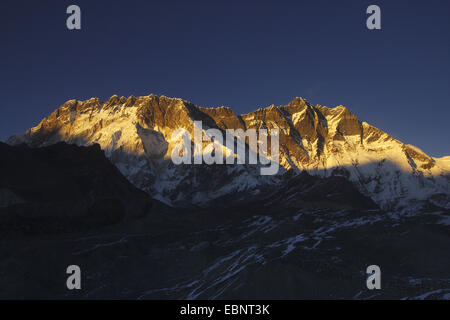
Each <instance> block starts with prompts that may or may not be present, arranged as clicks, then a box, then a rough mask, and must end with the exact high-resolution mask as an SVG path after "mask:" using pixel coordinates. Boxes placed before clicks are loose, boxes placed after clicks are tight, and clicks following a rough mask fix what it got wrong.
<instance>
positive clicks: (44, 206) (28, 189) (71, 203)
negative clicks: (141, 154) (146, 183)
mask: <svg viewBox="0 0 450 320" xmlns="http://www.w3.org/2000/svg"><path fill="white" fill-rule="evenodd" d="M0 154H1V155H2V156H1V157H0V177H1V179H0V231H1V233H2V235H5V233H17V232H24V233H26V234H46V233H47V234H48V233H70V232H78V231H82V230H90V229H95V228H99V227H102V226H106V225H112V224H116V223H119V222H121V221H124V220H130V219H131V220H132V219H138V218H141V217H143V216H145V215H146V214H148V213H149V212H150V210H151V208H152V203H153V201H152V199H151V198H150V197H149V195H147V194H146V193H145V192H143V191H141V190H139V189H137V188H136V187H135V186H133V185H132V184H131V183H130V182H129V181H128V180H127V179H126V178H125V177H123V176H122V174H121V173H120V171H119V170H117V168H116V167H115V166H114V165H112V164H111V162H110V161H109V160H108V159H107V158H106V157H105V155H104V153H103V151H102V150H101V149H100V147H99V145H97V144H95V145H92V146H89V147H78V146H75V145H68V144H66V143H63V142H60V143H56V144H54V145H51V146H47V147H42V148H30V147H28V146H26V145H19V146H9V145H7V144H4V143H0Z"/></svg>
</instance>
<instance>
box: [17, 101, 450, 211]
mask: <svg viewBox="0 0 450 320" xmlns="http://www.w3.org/2000/svg"><path fill="white" fill-rule="evenodd" d="M199 120H201V121H202V123H203V129H206V128H216V129H219V130H225V129H243V130H247V129H252V128H253V129H264V128H267V129H268V130H269V131H270V130H272V129H276V128H277V129H279V131H280V138H279V139H280V148H279V163H280V165H281V169H280V171H279V174H278V175H276V176H261V175H260V174H259V170H257V169H258V168H257V166H255V165H253V166H252V165H235V166H232V165H211V166H208V165H195V166H194V165H179V166H176V165H174V164H173V163H172V161H171V159H170V155H171V153H172V150H173V149H174V148H175V146H176V144H177V143H178V141H174V140H173V139H172V133H173V132H174V131H175V130H176V129H180V128H184V129H186V130H187V131H188V132H192V131H193V127H194V121H199ZM60 141H65V142H68V143H73V144H77V145H80V146H84V145H92V144H95V143H97V144H99V145H100V147H101V148H102V149H103V150H104V151H105V154H106V155H107V157H108V158H109V159H110V160H111V161H112V162H113V163H114V164H115V165H116V166H117V168H119V170H120V171H121V172H122V173H123V174H124V175H125V176H126V177H127V178H128V179H129V180H130V181H131V182H132V183H133V184H134V185H135V186H136V187H138V188H140V189H142V190H144V191H146V192H148V193H150V194H152V195H153V197H154V198H156V199H159V200H161V201H164V202H166V203H167V204H169V205H172V206H187V205H197V206H208V205H210V204H211V203H216V201H220V200H221V199H226V198H228V199H236V198H238V197H239V195H240V196H241V197H243V196H244V195H245V196H251V195H257V194H258V193H260V192H261V191H262V190H264V189H265V188H267V187H272V189H274V187H275V188H279V186H282V185H285V184H286V178H285V177H286V172H289V173H290V174H289V176H295V175H296V174H300V172H302V171H306V172H308V173H309V174H311V175H315V176H319V177H333V176H340V177H344V178H345V179H347V180H349V181H351V182H352V183H354V184H355V186H356V187H357V189H358V190H359V191H360V192H361V193H363V194H364V195H365V196H368V197H370V198H371V199H372V200H373V201H375V202H376V203H377V204H378V205H379V206H381V207H382V208H397V209H398V208H405V207H406V208H415V207H417V206H422V205H423V204H424V203H432V204H433V205H435V206H439V207H442V208H450V187H449V185H450V183H449V182H450V161H449V157H445V158H440V159H438V158H433V157H431V156H429V155H427V154H425V153H424V152H423V151H421V150H420V149H419V148H417V147H414V146H412V145H408V144H404V143H402V142H401V141H399V140H397V139H395V138H393V137H392V136H390V135H389V134H387V133H385V132H383V131H381V130H379V129H377V128H375V127H373V126H371V125H370V124H368V123H366V122H363V121H360V120H359V119H358V118H357V117H356V116H355V115H354V114H353V113H351V112H350V111H349V110H348V109H347V108H345V107H344V106H338V107H335V108H328V107H325V106H321V105H316V106H313V105H311V104H310V103H309V102H307V101H306V100H304V99H302V98H296V99H294V100H293V101H292V102H290V103H289V104H287V105H285V106H279V107H276V106H274V105H272V106H269V107H267V108H264V109H258V110H256V111H253V112H251V113H248V114H242V115H236V114H235V113H233V111H232V110H231V109H230V108H227V107H219V108H202V107H198V106H195V105H194V104H192V103H190V102H188V101H185V100H182V99H177V98H168V97H165V96H156V95H149V96H143V97H137V98H136V97H133V96H131V97H128V98H125V97H120V98H119V97H118V96H116V95H114V96H112V97H111V98H109V99H108V100H107V101H106V102H102V101H100V99H98V98H92V99H89V100H86V101H77V100H70V101H67V102H66V103H64V104H63V105H61V106H60V107H59V108H58V109H56V110H55V111H54V112H53V113H52V114H51V115H50V116H49V117H48V118H45V119H43V120H42V121H41V122H40V123H39V125H37V126H36V127H34V128H31V129H29V130H28V131H27V132H25V133H24V134H21V135H15V136H12V137H11V138H10V139H9V140H8V143H9V144H11V145H17V144H21V143H26V144H28V145H30V146H34V147H42V146H48V145H51V144H54V143H57V142H60ZM292 172H293V173H295V174H294V175H292V174H291V173H292Z"/></svg>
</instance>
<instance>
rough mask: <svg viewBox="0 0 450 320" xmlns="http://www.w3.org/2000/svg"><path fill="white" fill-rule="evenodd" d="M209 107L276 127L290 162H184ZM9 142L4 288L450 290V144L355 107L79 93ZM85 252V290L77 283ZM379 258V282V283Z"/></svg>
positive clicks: (84, 293) (225, 125) (214, 294)
mask: <svg viewBox="0 0 450 320" xmlns="http://www.w3.org/2000/svg"><path fill="white" fill-rule="evenodd" d="M196 120H201V121H202V123H203V128H204V129H206V128H217V129H219V130H225V129H229V128H234V129H236V128H241V129H248V128H268V129H274V128H277V129H279V131H280V148H279V159H280V164H281V168H280V170H279V172H278V174H277V175H273V176H262V175H261V174H260V170H259V169H260V166H259V165H250V164H246V165H237V164H236V165H219V164H214V165H206V164H199V165H188V164H183V165H174V164H173V162H172V160H171V158H170V155H171V151H172V150H174V148H175V147H176V144H177V143H178V141H175V140H173V139H171V137H172V132H174V131H175V130H176V129H179V128H184V129H186V130H187V131H189V132H192V128H193V124H194V121H196ZM8 143H9V144H2V143H0V154H1V157H0V239H1V241H0V256H1V257H2V259H0V288H1V290H0V298H1V299H12V298H15V299H108V298H109V299H430V298H431V299H449V298H450V269H449V268H448V266H449V265H450V256H449V255H448V252H449V248H450V234H449V228H448V226H449V224H450V208H448V207H449V203H448V199H449V190H448V188H449V162H450V161H449V160H450V157H446V158H441V159H436V158H432V157H429V156H428V155H426V154H425V153H423V152H422V151H420V150H419V149H417V148H416V147H413V146H410V145H405V144H403V143H401V142H400V141H398V140H396V139H394V138H392V137H391V136H389V135H388V134H386V133H384V132H382V131H380V130H379V129H376V128H374V127H372V126H370V125H368V124H367V123H364V122H361V121H359V120H358V119H357V118H356V116H355V115H353V114H352V113H350V111H348V110H347V109H346V108H344V107H336V108H331V109H330V108H326V107H322V106H312V105H310V104H309V103H308V102H306V101H305V100H303V99H300V98H297V99H295V100H294V101H292V102H291V103H290V104H288V105H287V106H281V107H275V106H271V107H268V108H265V109H259V110H257V111H255V112H252V113H250V114H246V115H235V114H234V113H233V112H232V111H231V109H229V108H225V107H221V108H215V109H205V108H200V107H197V106H195V105H193V104H191V103H189V102H187V101H184V100H181V99H173V98H167V97H157V96H154V95H150V96H147V97H139V98H134V97H130V98H123V97H122V98H119V97H117V96H113V97H111V98H110V99H109V100H108V101H107V102H105V103H103V102H101V101H100V100H99V99H90V100H87V101H84V102H80V101H75V100H71V101H68V102H66V103H65V104H63V105H62V106H61V107H59V108H58V109H57V110H56V111H55V112H53V113H52V114H51V115H50V116H49V117H48V118H46V119H43V120H42V121H41V123H40V124H39V125H38V126H36V127H34V128H32V129H30V130H28V131H27V132H26V133H25V134H22V135H16V136H13V137H11V138H10V139H9V140H8ZM206 144H207V143H206ZM130 181H131V182H132V183H133V184H134V185H133V184H132V183H130ZM143 190H144V191H145V192H144V191H143ZM150 197H152V198H153V197H154V198H156V200H155V199H154V200H150ZM157 199H159V200H163V201H164V202H166V203H168V204H170V206H168V205H166V204H164V203H162V202H160V201H158V200H157ZM446 207H447V208H446ZM405 210H406V211H405ZM407 211H409V213H413V214H406V213H408V212H407ZM73 264H76V265H78V266H80V268H81V270H82V289H81V290H67V287H66V285H65V284H66V280H67V277H68V275H67V274H66V273H65V271H66V269H67V267H68V266H69V265H73ZM373 264H376V265H378V266H379V267H380V269H381V270H382V277H381V279H382V280H381V282H382V289H381V290H369V289H368V288H367V286H366V280H367V273H366V270H367V267H368V266H370V265H373Z"/></svg>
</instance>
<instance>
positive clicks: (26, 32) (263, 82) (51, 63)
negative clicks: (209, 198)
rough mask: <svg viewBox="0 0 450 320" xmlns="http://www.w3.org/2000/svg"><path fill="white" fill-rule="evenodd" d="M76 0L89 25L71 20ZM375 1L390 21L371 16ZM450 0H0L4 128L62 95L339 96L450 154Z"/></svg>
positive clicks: (36, 114)
mask: <svg viewBox="0 0 450 320" xmlns="http://www.w3.org/2000/svg"><path fill="white" fill-rule="evenodd" d="M70 4H77V5H78V6H80V8H81V12H82V30H80V31H69V30H68V29H67V28H66V19H67V17H68V15H67V14H66V8H67V6H69V5H70ZM371 4H377V5H379V6H380V8H381V20H382V22H381V23H382V29H381V30H377V31H370V30H368V29H367V28H366V18H367V16H368V15H367V14H366V8H367V7H368V6H369V5H371ZM449 17H450V1H446V0H434V1H430V0H417V1H402V0H389V1H384V0H374V1H364V0H339V1H331V0H329V1H325V0H315V1H302V0H295V1H294V0H291V1H282V0H279V1H264V0H258V1H256V0H248V1H245V0H240V1H230V0H228V1H215V0H208V1H196V0H184V1H170V0H169V1H167V0H165V1H151V0H145V1H144V0H142V1H138V0H126V1H125V0H114V1H113V0H108V1H102V0H88V1H87V0H70V1H66V0H53V1H50V0H39V1H35V0H29V1H21V0H14V1H12V0H2V1H1V2H0V18H1V19H0V43H1V47H0V110H1V115H2V116H1V118H0V119H1V120H0V139H1V140H4V139H7V138H8V137H9V136H10V135H12V134H15V133H20V132H23V131H25V130H26V129H28V128H29V127H31V126H34V125H36V124H37V123H38V122H39V121H40V120H41V119H42V118H43V117H45V116H48V115H49V114H50V113H51V112H52V111H53V110H54V109H56V108H57V107H58V106H59V105H61V104H62V103H64V102H65V101H66V100H69V99H72V98H75V99H79V100H84V99H88V98H90V97H100V98H101V99H107V98H108V97H110V96H111V95H113V94H118V95H119V96H122V95H123V96H129V95H135V96H139V95H147V94H150V93H155V94H163V95H166V96H171V97H180V98H184V99H187V100H190V101H192V102H193V103H195V104H197V105H200V106H204V107H215V106H221V105H226V106H230V107H231V108H232V109H233V110H234V111H235V112H236V113H247V112H249V111H251V110H253V109H255V108H257V107H266V106H268V105H271V104H275V105H281V104H286V103H288V102H289V101H291V100H292V99H293V98H294V97H296V96H300V97H304V98H306V99H307V100H308V101H310V102H311V103H313V104H322V105H327V106H330V107H331V106H336V105H340V104H342V105H345V106H347V107H348V108H349V109H350V110H351V111H352V112H354V113H355V114H356V115H357V116H358V117H359V118H360V119H361V120H363V121H367V122H369V123H371V124H372V125H375V126H377V127H379V128H380V129H382V130H385V131H387V132H388V133H390V134H392V135H393V136H394V137H396V138H398V139H400V140H402V141H403V142H405V143H410V144H414V145H416V146H418V147H419V148H421V149H423V150H424V151H425V152H427V153H428V154H430V155H432V156H444V155H450V133H449V132H450V130H449V125H450V41H449V40H450V18H449Z"/></svg>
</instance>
